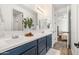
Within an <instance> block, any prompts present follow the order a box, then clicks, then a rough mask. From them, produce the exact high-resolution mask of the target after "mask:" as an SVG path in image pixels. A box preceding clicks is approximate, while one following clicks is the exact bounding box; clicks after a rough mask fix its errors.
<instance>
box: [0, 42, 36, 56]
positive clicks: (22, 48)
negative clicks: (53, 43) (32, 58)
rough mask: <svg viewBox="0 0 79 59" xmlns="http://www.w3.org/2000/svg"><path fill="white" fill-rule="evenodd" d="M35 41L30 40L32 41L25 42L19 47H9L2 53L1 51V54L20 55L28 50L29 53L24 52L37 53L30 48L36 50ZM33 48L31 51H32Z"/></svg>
mask: <svg viewBox="0 0 79 59" xmlns="http://www.w3.org/2000/svg"><path fill="white" fill-rule="evenodd" d="M35 47H37V41H32V42H29V43H26V44H24V45H21V46H19V47H16V48H13V49H10V50H8V51H5V52H3V53H1V55H22V54H25V52H28V51H29V53H26V54H28V55H29V54H34V55H35V54H37V51H36V52H35V53H33V52H31V51H32V49H33V48H34V49H35V50H37V48H35ZM30 49H31V51H30ZM34 49H33V51H34Z"/></svg>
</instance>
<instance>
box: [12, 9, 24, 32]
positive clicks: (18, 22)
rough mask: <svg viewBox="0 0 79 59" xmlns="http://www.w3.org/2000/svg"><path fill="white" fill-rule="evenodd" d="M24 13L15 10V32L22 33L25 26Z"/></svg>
mask: <svg viewBox="0 0 79 59" xmlns="http://www.w3.org/2000/svg"><path fill="white" fill-rule="evenodd" d="M22 20H23V13H22V12H20V11H18V10H15V9H13V31H22V30H23V25H22Z"/></svg>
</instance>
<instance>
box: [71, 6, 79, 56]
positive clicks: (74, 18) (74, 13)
mask: <svg viewBox="0 0 79 59" xmlns="http://www.w3.org/2000/svg"><path fill="white" fill-rule="evenodd" d="M78 9H79V8H78V6H77V5H71V51H72V54H74V55H77V54H79V53H78V50H79V49H78V48H77V47H76V46H75V45H74V43H78V31H79V30H78V29H79V26H78V25H79V24H78V22H79V21H78V14H79V12H78Z"/></svg>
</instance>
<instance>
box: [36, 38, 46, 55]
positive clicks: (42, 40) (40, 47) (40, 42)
mask: <svg viewBox="0 0 79 59" xmlns="http://www.w3.org/2000/svg"><path fill="white" fill-rule="evenodd" d="M37 45H38V55H40V54H41V52H43V50H44V49H45V48H46V37H43V38H40V39H38V44H37Z"/></svg>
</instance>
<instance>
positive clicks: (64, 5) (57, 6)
mask: <svg viewBox="0 0 79 59" xmlns="http://www.w3.org/2000/svg"><path fill="white" fill-rule="evenodd" d="M67 6H69V4H53V7H54V9H55V11H56V10H59V9H61V8H65V7H67Z"/></svg>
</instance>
